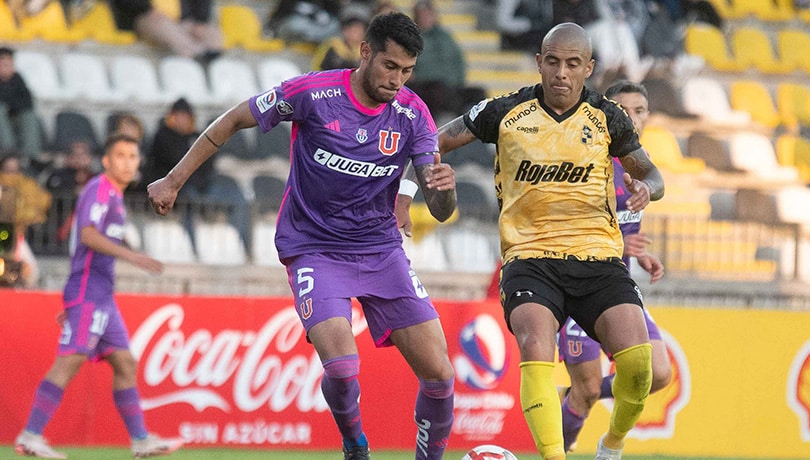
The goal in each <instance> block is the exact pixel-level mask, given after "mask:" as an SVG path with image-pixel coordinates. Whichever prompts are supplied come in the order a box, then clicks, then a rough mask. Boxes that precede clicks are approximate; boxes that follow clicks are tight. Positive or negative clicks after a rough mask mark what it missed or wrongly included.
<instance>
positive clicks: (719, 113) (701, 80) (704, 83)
mask: <svg viewBox="0 0 810 460" xmlns="http://www.w3.org/2000/svg"><path fill="white" fill-rule="evenodd" d="M683 105H684V109H686V111H687V112H689V113H694V114H696V115H699V116H700V117H701V118H703V119H704V120H706V121H709V122H712V123H718V124H729V125H745V124H747V123H749V122H750V121H751V115H749V114H748V113H747V112H741V111H739V110H732V109H731V106H730V105H729V102H728V95H727V94H726V90H725V89H724V88H723V85H722V84H721V83H720V82H719V81H718V80H716V79H714V78H711V77H692V78H690V79H689V80H687V81H686V83H685V84H684V87H683Z"/></svg>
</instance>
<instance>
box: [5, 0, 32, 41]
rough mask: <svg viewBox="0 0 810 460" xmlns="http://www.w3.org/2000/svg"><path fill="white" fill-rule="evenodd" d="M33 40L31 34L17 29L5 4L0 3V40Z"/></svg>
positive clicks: (12, 15) (12, 16)
mask: <svg viewBox="0 0 810 460" xmlns="http://www.w3.org/2000/svg"><path fill="white" fill-rule="evenodd" d="M31 38H33V34H31V33H30V32H25V31H22V30H20V29H19V27H17V22H16V21H15V20H14V14H13V13H12V12H11V9H9V7H8V5H7V4H6V2H2V1H0V40H9V41H25V40H30V39H31Z"/></svg>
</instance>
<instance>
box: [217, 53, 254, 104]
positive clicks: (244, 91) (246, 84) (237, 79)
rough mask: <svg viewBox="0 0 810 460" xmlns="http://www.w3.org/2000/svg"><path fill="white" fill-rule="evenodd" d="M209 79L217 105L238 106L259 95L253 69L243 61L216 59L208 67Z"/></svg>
mask: <svg viewBox="0 0 810 460" xmlns="http://www.w3.org/2000/svg"><path fill="white" fill-rule="evenodd" d="M208 77H209V81H210V82H211V90H212V93H213V96H214V100H215V101H216V102H217V103H221V104H228V105H230V104H236V103H238V102H242V101H244V100H245V99H247V98H249V97H250V96H255V95H256V94H258V93H259V88H258V86H257V85H256V76H255V75H254V73H253V69H252V68H251V66H250V65H249V64H248V63H247V62H246V61H243V60H237V59H229V58H219V59H215V60H214V61H213V62H211V64H209V66H208Z"/></svg>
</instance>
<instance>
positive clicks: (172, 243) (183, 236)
mask: <svg viewBox="0 0 810 460" xmlns="http://www.w3.org/2000/svg"><path fill="white" fill-rule="evenodd" d="M143 246H144V251H145V252H146V253H147V254H149V256H150V257H154V258H155V259H158V260H160V261H161V262H165V263H187V264H190V263H194V262H196V260H197V258H196V257H195V256H194V248H193V246H192V244H191V237H190V236H189V235H188V232H186V229H185V228H183V225H182V224H181V223H180V222H177V221H175V220H171V219H161V220H151V221H149V222H146V223H145V224H144V226H143Z"/></svg>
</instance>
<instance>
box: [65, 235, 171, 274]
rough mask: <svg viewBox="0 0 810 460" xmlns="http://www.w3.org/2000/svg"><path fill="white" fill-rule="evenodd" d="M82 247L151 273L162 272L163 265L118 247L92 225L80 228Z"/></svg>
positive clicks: (122, 246) (125, 248)
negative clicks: (124, 261)
mask: <svg viewBox="0 0 810 460" xmlns="http://www.w3.org/2000/svg"><path fill="white" fill-rule="evenodd" d="M80 238H81V242H82V244H83V245H85V246H87V247H88V248H90V249H92V250H93V251H96V252H100V253H102V254H106V255H108V256H113V257H115V258H116V259H122V260H126V261H127V262H129V263H131V264H133V265H135V266H136V267H140V268H142V269H144V270H146V271H149V272H152V273H161V272H163V263H162V262H160V261H159V260H156V259H153V258H151V257H149V256H147V255H145V254H141V253H140V252H135V251H133V250H131V249H129V248H128V247H126V246H124V245H120V244H117V243H115V242H114V241H112V240H110V239H109V238H107V237H106V236H104V235H103V234H102V233H101V232H99V231H98V229H97V228H96V227H94V226H92V225H87V226H84V227H82V230H81V233H80Z"/></svg>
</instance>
